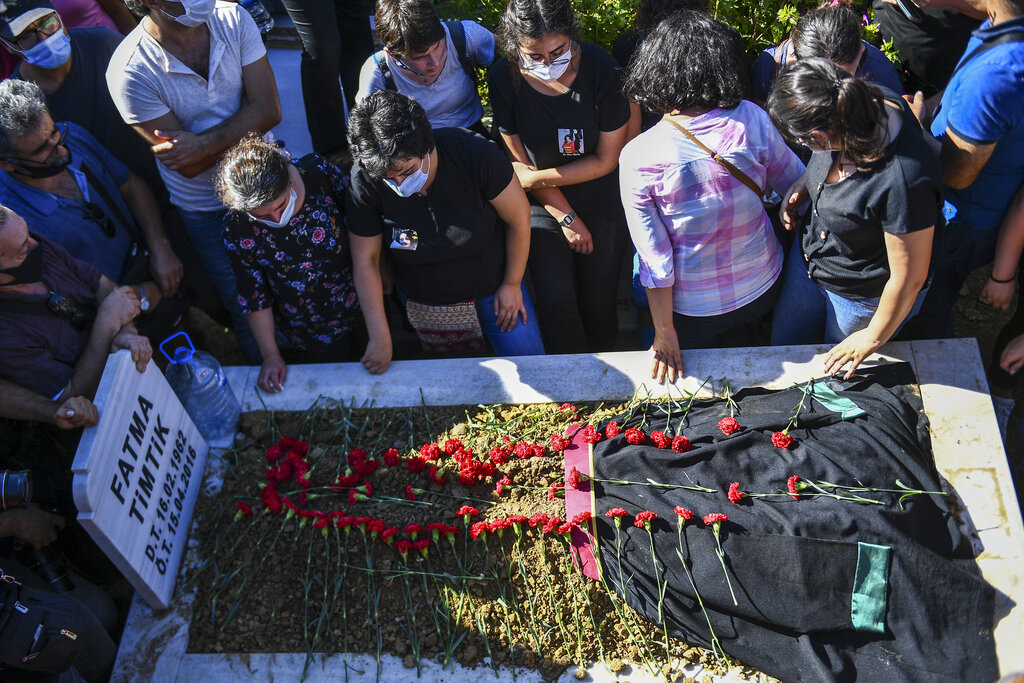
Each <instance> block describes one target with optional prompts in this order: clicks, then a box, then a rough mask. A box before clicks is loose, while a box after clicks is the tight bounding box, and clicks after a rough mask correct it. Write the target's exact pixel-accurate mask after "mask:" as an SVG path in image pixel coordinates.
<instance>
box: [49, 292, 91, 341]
mask: <svg viewBox="0 0 1024 683" xmlns="http://www.w3.org/2000/svg"><path fill="white" fill-rule="evenodd" d="M46 307H47V308H48V309H50V312H51V313H54V314H55V315H59V316H60V317H62V318H67V319H68V320H70V321H71V326H72V327H73V328H75V329H76V330H78V331H79V332H81V331H82V330H84V329H85V328H86V327H88V326H89V323H90V322H91V321H92V316H90V315H89V314H88V313H86V312H85V311H83V310H82V309H80V308H79V307H78V306H76V305H75V304H74V302H72V301H71V300H70V299H68V298H67V297H65V296H64V295H63V294H58V293H57V292H54V291H53V290H50V292H48V296H47V299H46Z"/></svg>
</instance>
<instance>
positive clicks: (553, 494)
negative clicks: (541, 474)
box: [548, 484, 565, 500]
mask: <svg viewBox="0 0 1024 683" xmlns="http://www.w3.org/2000/svg"><path fill="white" fill-rule="evenodd" d="M564 488H565V487H564V486H563V485H562V484H555V485H554V486H552V487H551V488H549V489H548V500H554V499H555V498H558V494H559V492H560V491H561V490H562V489H564Z"/></svg>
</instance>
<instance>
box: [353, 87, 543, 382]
mask: <svg viewBox="0 0 1024 683" xmlns="http://www.w3.org/2000/svg"><path fill="white" fill-rule="evenodd" d="M348 125H349V129H348V141H349V148H350V149H351V151H352V157H353V159H354V160H355V161H356V166H354V167H353V170H352V188H351V191H350V192H349V203H348V210H347V212H346V213H347V217H348V223H349V230H350V232H351V241H352V260H353V267H354V270H355V282H356V289H357V291H358V292H359V301H360V304H361V306H362V310H363V315H364V316H365V318H366V327H367V331H368V333H369V337H370V341H369V344H368V345H367V349H366V353H365V354H364V355H363V358H362V363H363V365H364V367H366V369H367V370H368V371H369V372H371V373H380V372H384V371H385V370H386V369H387V367H388V365H389V363H390V362H391V355H392V343H391V333H390V330H389V329H388V321H387V316H386V314H385V310H384V297H383V294H384V284H383V281H382V278H381V270H380V261H381V255H382V254H385V255H386V256H385V259H386V261H387V264H388V265H389V266H390V268H391V270H392V271H393V272H394V279H395V285H396V287H397V289H398V291H399V294H400V295H402V296H403V297H404V298H405V299H407V314H408V317H409V321H410V322H411V323H412V325H413V327H414V328H415V329H416V331H417V334H418V335H419V338H420V341H421V343H422V344H423V345H424V348H426V349H427V350H428V351H433V352H436V353H439V354H446V355H453V354H460V353H465V352H475V351H480V350H483V345H482V342H483V337H486V339H487V341H488V342H490V345H491V348H492V349H493V350H494V352H495V353H497V354H498V355H499V356H516V355H536V354H542V353H544V347H543V345H542V344H541V342H540V333H539V330H538V328H537V323H536V320H535V316H534V313H533V306H532V304H531V302H530V299H529V296H528V295H527V294H526V289H525V287H523V284H522V281H523V273H524V271H525V269H526V258H527V254H528V253H529V250H530V207H529V204H528V203H527V201H526V195H525V194H524V193H523V190H522V188H521V187H520V186H519V182H518V181H517V180H516V177H515V173H514V172H513V170H512V165H511V164H510V163H509V162H508V160H507V159H506V158H505V157H504V155H502V153H501V151H500V150H499V149H498V148H497V147H496V146H495V145H493V144H491V143H490V142H488V141H487V140H485V139H484V138H482V137H480V136H479V135H476V134H475V133H471V132H469V131H467V130H464V129H462V128H438V129H436V130H431V128H430V121H429V120H428V119H427V115H426V112H425V111H424V110H423V107H421V106H420V105H419V104H417V103H416V102H415V101H414V100H412V99H410V98H408V97H406V96H405V95H402V94H400V93H397V92H394V91H390V90H380V91H377V92H375V93H371V94H370V95H368V96H367V97H366V98H364V99H363V100H362V101H361V102H360V103H359V104H358V105H356V107H355V108H354V109H353V110H352V112H351V114H350V115H349V121H348Z"/></svg>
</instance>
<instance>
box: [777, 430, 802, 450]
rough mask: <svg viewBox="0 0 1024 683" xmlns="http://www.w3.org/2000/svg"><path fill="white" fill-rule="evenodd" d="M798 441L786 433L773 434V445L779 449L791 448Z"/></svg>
mask: <svg viewBox="0 0 1024 683" xmlns="http://www.w3.org/2000/svg"><path fill="white" fill-rule="evenodd" d="M794 441H796V439H794V438H793V437H791V436H790V435H789V434H787V433H786V432H775V433H774V434H772V445H773V446H775V447H777V448H789V447H790V446H792V445H793V442H794Z"/></svg>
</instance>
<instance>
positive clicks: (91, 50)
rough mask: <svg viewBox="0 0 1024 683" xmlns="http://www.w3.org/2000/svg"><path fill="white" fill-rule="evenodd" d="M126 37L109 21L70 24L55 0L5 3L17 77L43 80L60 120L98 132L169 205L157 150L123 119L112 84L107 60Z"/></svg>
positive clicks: (2, 23) (3, 25) (2, 28)
mask: <svg viewBox="0 0 1024 683" xmlns="http://www.w3.org/2000/svg"><path fill="white" fill-rule="evenodd" d="M122 38H123V36H122V35H121V34H120V33H118V32H117V31H114V30H111V29H109V28H107V27H105V26H90V27H87V28H67V27H66V26H64V22H63V19H62V18H61V17H60V16H59V15H58V13H57V12H56V11H55V10H54V7H53V5H51V4H50V1H49V0H4V1H3V2H2V3H0V45H3V47H4V48H6V51H7V52H9V53H10V54H12V55H14V56H16V57H17V58H18V59H19V63H18V64H17V65H16V66H15V68H14V70H13V72H12V73H11V78H17V79H20V80H23V81H32V82H33V83H35V84H36V85H38V86H39V88H40V90H42V91H43V95H44V96H45V97H46V105H47V107H49V109H50V115H51V116H53V118H54V119H55V120H57V121H70V122H72V123H77V124H78V125H80V126H82V127H83V128H85V129H86V130H87V131H89V132H90V133H92V135H93V137H95V138H96V139H97V140H98V141H99V143H100V144H101V145H102V146H103V147H104V148H105V149H107V150H108V151H109V152H110V153H111V154H113V155H114V156H115V157H116V158H117V159H118V160H120V161H122V162H124V163H125V164H127V165H128V168H130V169H131V170H132V173H135V174H136V175H138V176H139V177H140V178H142V179H143V180H144V181H146V184H147V185H148V186H149V188H150V189H151V190H152V191H153V194H154V195H155V196H156V197H157V198H158V200H160V201H161V206H164V203H165V198H166V195H167V190H166V189H165V188H164V184H163V181H162V180H161V179H160V174H159V172H158V171H157V168H156V161H155V159H154V158H153V153H152V152H151V151H150V149H149V145H147V144H146V143H145V141H144V140H141V139H140V138H139V137H138V136H137V135H133V134H131V132H130V129H129V128H128V125H127V124H125V122H124V121H122V120H121V117H120V116H119V115H118V113H117V108H116V107H114V102H113V100H111V98H110V93H109V92H108V91H107V87H106V71H107V64H108V63H109V62H110V57H111V55H113V54H114V50H115V49H116V48H117V46H118V45H119V44H120V42H121V39H122ZM48 46H53V48H52V49H50V48H49V47H48ZM0 52H2V51H0Z"/></svg>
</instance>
